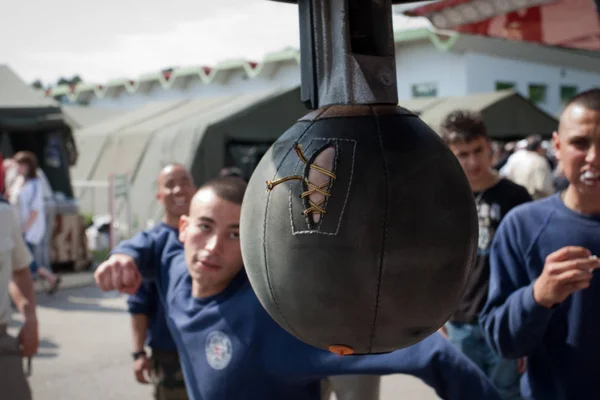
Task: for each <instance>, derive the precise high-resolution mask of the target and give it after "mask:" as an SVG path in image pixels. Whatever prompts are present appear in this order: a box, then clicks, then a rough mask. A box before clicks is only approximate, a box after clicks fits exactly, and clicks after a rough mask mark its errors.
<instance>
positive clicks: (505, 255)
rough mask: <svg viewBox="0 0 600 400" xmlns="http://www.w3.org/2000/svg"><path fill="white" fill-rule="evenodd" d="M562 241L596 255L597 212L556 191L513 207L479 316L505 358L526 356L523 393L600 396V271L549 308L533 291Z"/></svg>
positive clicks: (560, 399)
mask: <svg viewBox="0 0 600 400" xmlns="http://www.w3.org/2000/svg"><path fill="white" fill-rule="evenodd" d="M565 246H582V247H585V248H587V249H589V250H590V251H591V252H592V254H596V255H600V217H598V216H596V217H593V216H585V215H581V214H577V213H575V212H574V211H572V210H570V209H569V208H567V207H566V206H565V205H564V204H563V202H562V201H561V199H560V197H559V194H555V195H552V196H550V197H548V198H545V199H543V200H538V201H535V202H532V203H526V204H524V205H521V206H518V207H516V208H514V209H513V210H512V211H511V212H509V213H508V215H507V216H506V217H505V218H504V219H503V220H502V222H501V224H500V226H499V228H498V231H497V232H496V236H495V237H494V241H493V243H492V249H491V254H490V286H489V296H488V300H487V303H486V304H485V306H484V308H483V311H482V313H481V315H480V322H481V325H482V327H483V329H484V330H485V332H486V335H487V338H488V340H489V342H490V345H491V346H492V347H493V348H494V349H495V350H496V351H497V352H498V353H500V354H501V355H502V356H504V357H507V358H519V357H524V356H526V357H527V372H526V373H525V374H524V375H523V377H522V379H521V392H522V394H523V396H524V397H525V398H526V399H536V400H567V399H568V400H578V399H585V400H590V399H600V385H599V384H598V376H599V372H600V364H599V363H600V317H599V311H598V310H599V306H600V276H599V275H598V274H599V273H600V272H599V271H596V272H595V273H594V274H595V276H594V277H593V279H592V282H591V285H590V287H589V288H587V289H584V290H581V291H579V292H576V293H574V294H572V295H571V296H570V297H568V298H567V299H566V300H565V301H564V302H563V303H561V304H560V305H558V306H556V307H554V308H552V309H547V308H544V307H542V306H540V305H538V304H537V303H536V302H535V300H534V297H533V282H534V281H535V280H536V279H537V277H538V276H539V275H540V274H541V272H542V270H543V267H544V262H545V259H546V257H547V256H548V255H549V254H550V253H553V252H554V251H556V250H558V249H560V248H562V247H565Z"/></svg>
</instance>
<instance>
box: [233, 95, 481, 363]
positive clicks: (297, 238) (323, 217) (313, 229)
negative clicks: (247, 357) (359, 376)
mask: <svg viewBox="0 0 600 400" xmlns="http://www.w3.org/2000/svg"><path fill="white" fill-rule="evenodd" d="M240 224H241V244H242V256H243V259H244V263H245V268H246V271H247V274H248V277H249V280H250V283H251V285H252V287H253V289H254V291H255V292H256V294H257V295H258V298H259V300H260V302H261V303H262V305H263V306H264V308H265V309H266V310H267V312H268V313H269V314H270V315H271V317H272V318H273V319H274V320H275V321H276V322H277V323H278V324H279V325H280V326H281V327H283V328H284V329H286V330H287V331H288V332H289V333H291V334H292V335H294V336H296V337H297V338H298V339H300V340H302V341H304V342H306V343H308V344H310V345H313V346H315V347H319V348H322V349H327V350H330V351H332V352H335V353H338V354H341V355H346V354H367V353H385V352H390V351H393V350H397V349H400V348H404V347H407V346H410V345H412V344H414V343H417V342H418V341H420V340H422V339H424V338H425V337H427V336H429V335H430V334H432V333H433V332H435V331H436V330H437V329H438V328H440V327H441V326H442V325H443V324H444V322H445V321H446V320H447V319H448V317H449V316H450V314H451V313H452V312H453V310H454V309H455V308H456V307H457V305H458V302H459V300H460V297H461V293H462V291H463V288H464V286H465V282H466V280H467V276H468V274H469V271H470V268H471V266H472V264H473V262H474V259H475V255H476V248H477V232H478V226H477V214H476V209H475V204H474V201H473V196H472V192H471V189H470V187H469V184H468V182H467V180H466V178H465V176H464V174H463V172H462V169H461V167H460V165H459V164H458V162H457V160H456V159H455V157H454V155H453V154H452V153H451V152H450V150H449V149H448V147H447V146H446V145H445V144H444V143H443V141H442V140H441V139H440V138H439V136H438V135H437V134H436V133H435V132H433V131H432V130H431V129H430V128H429V127H428V126H427V125H426V124H425V123H424V122H422V121H421V120H420V119H419V118H418V117H417V116H416V115H414V114H412V113H410V112H409V111H407V110H405V109H403V108H400V107H396V106H394V105H390V106H385V105H379V106H369V105H345V106H336V105H334V106H328V107H323V108H320V109H318V110H315V111H313V112H311V113H309V114H308V115H306V116H305V117H303V118H302V119H301V120H299V121H298V122H297V123H296V124H295V125H294V126H293V127H292V128H290V129H289V130H288V131H287V132H285V133H284V134H283V135H282V136H281V137H280V138H279V139H278V140H277V141H276V142H275V143H274V144H273V145H272V146H271V148H270V149H269V151H268V152H267V153H266V154H265V156H264V157H263V158H262V160H261V161H260V163H259V164H258V166H257V168H256V169H255V171H254V173H253V175H252V177H251V179H250V182H249V185H248V188H247V191H246V195H245V198H244V202H243V206H242V217H241V223H240Z"/></svg>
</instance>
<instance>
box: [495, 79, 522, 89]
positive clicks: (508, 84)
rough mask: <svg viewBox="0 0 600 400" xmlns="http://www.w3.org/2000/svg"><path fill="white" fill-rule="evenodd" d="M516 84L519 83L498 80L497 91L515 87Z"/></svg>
mask: <svg viewBox="0 0 600 400" xmlns="http://www.w3.org/2000/svg"><path fill="white" fill-rule="evenodd" d="M516 86H517V84H516V83H514V82H502V81H497V82H496V91H498V90H508V89H515V88H516Z"/></svg>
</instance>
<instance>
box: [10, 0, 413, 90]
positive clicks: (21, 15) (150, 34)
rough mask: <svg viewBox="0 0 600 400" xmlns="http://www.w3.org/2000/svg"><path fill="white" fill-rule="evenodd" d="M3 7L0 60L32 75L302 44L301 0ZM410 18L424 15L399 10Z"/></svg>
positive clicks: (110, 69)
mask: <svg viewBox="0 0 600 400" xmlns="http://www.w3.org/2000/svg"><path fill="white" fill-rule="evenodd" d="M5 10H10V12H3V13H1V14H0V64H8V65H9V66H10V67H11V68H13V69H14V70H15V72H16V73H17V74H18V75H20V76H21V77H22V78H23V79H25V80H26V81H28V82H30V81H33V80H34V79H41V80H42V81H43V82H44V83H46V84H48V83H54V82H56V80H57V79H58V78H59V77H60V76H66V77H71V76H73V75H75V74H79V75H81V76H82V77H83V79H84V81H87V82H98V83H101V82H105V81H107V80H109V79H114V78H122V77H126V78H136V77H138V76H139V75H141V74H143V73H146V72H155V71H157V70H160V69H162V68H166V67H169V66H191V65H211V64H214V63H216V62H218V61H222V60H225V59H231V58H250V59H257V60H260V58H261V57H262V56H263V55H264V53H267V52H271V51H277V50H281V49H283V48H285V47H289V46H292V47H298V14H297V6H295V5H290V4H284V3H277V2H273V1H267V0H102V1H88V0H51V1H46V0H17V1H11V2H10V7H8V8H6V7H5ZM407 20H408V21H407ZM406 23H409V24H411V25H413V24H415V23H417V24H420V23H422V21H418V20H417V21H415V20H414V19H412V18H410V19H406V18H403V17H400V16H395V17H394V24H395V26H396V27H397V26H400V25H405V24H406Z"/></svg>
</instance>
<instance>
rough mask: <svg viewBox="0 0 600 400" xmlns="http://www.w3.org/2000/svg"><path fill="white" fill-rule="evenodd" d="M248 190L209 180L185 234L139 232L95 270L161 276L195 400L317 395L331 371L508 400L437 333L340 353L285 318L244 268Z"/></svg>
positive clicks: (101, 281)
mask: <svg viewBox="0 0 600 400" xmlns="http://www.w3.org/2000/svg"><path fill="white" fill-rule="evenodd" d="M245 188H246V184H245V182H244V181H243V180H241V179H239V178H235V177H227V178H218V179H216V180H213V181H211V182H209V183H207V184H205V185H204V186H203V187H202V188H201V189H200V190H199V191H198V192H197V193H196V195H195V196H194V199H193V200H192V205H191V208H190V213H189V216H184V217H182V219H181V223H180V226H179V228H180V229H179V232H180V235H179V238H180V241H179V240H176V238H174V237H173V236H171V235H164V236H163V237H162V242H161V241H158V242H155V243H156V245H155V246H153V248H152V249H150V250H148V245H147V243H146V240H145V238H144V236H143V235H141V236H138V237H137V238H136V240H132V241H129V242H127V243H122V244H121V245H120V246H119V247H118V248H117V249H115V250H114V251H113V254H112V255H111V257H110V258H109V259H108V260H107V261H106V262H104V263H103V264H102V265H101V266H99V267H98V269H97V271H96V274H95V278H96V282H97V284H98V286H99V287H100V288H101V289H102V290H105V291H108V290H120V291H123V292H132V291H135V290H137V287H138V286H139V284H140V282H141V280H142V278H141V275H140V272H141V273H142V274H143V275H144V276H145V277H148V278H151V277H152V278H154V279H155V280H156V282H157V285H158V289H159V293H160V295H161V299H162V301H163V303H164V304H165V305H166V310H167V315H168V323H169V328H170V329H171V332H172V334H173V338H174V339H175V343H176V344H177V348H178V350H179V355H180V358H181V363H182V369H183V371H184V374H185V380H186V384H187V389H188V394H189V396H190V398H191V399H194V400H246V399H247V400H281V399H286V400H318V399H319V398H320V380H321V379H323V378H325V377H328V376H334V375H357V374H362V375H365V374H373V375H384V374H393V373H405V374H412V375H415V376H417V377H419V378H421V379H422V380H423V381H424V382H426V383H427V384H429V385H430V386H432V387H433V388H434V389H435V390H436V392H437V394H438V395H439V396H440V397H441V398H443V399H450V400H464V399H485V400H500V396H499V394H498V392H497V391H496V389H495V388H494V387H493V385H492V384H491V383H490V381H489V380H488V379H487V378H486V377H485V375H483V374H482V373H481V372H480V371H479V369H478V368H477V367H476V366H475V365H474V364H473V363H472V362H471V361H469V360H468V359H467V358H466V357H464V356H463V355H462V354H461V353H460V352H459V351H458V350H456V349H455V348H454V347H453V346H452V345H451V344H450V343H449V342H448V341H446V340H445V339H444V338H443V337H442V336H441V335H439V334H437V333H436V334H434V335H432V336H430V337H428V338H427V339H425V340H423V341H422V342H420V343H418V344H416V345H414V346H411V347H409V348H406V349H402V350H398V351H395V352H393V353H389V354H381V355H369V356H346V357H341V356H338V355H336V354H333V353H330V352H328V351H324V350H321V349H317V348H314V347H312V346H310V345H308V344H305V343H304V342H301V341H300V340H298V339H296V338H295V337H293V336H292V335H290V334H288V333H287V332H286V331H285V330H284V329H283V328H281V327H280V326H279V325H277V324H276V323H275V321H274V320H273V319H272V318H271V317H270V316H269V315H268V314H267V312H266V311H265V310H264V308H263V307H262V305H261V304H260V302H259V301H258V298H257V297H256V295H255V294H254V292H253V290H252V287H251V286H250V284H249V281H248V278H247V276H246V274H245V270H244V268H243V261H242V255H241V247H240V242H239V223H240V211H241V203H242V199H243V196H244V191H245ZM181 242H183V243H184V245H183V246H182V244H181ZM160 248H163V249H164V250H163V251H160Z"/></svg>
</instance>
